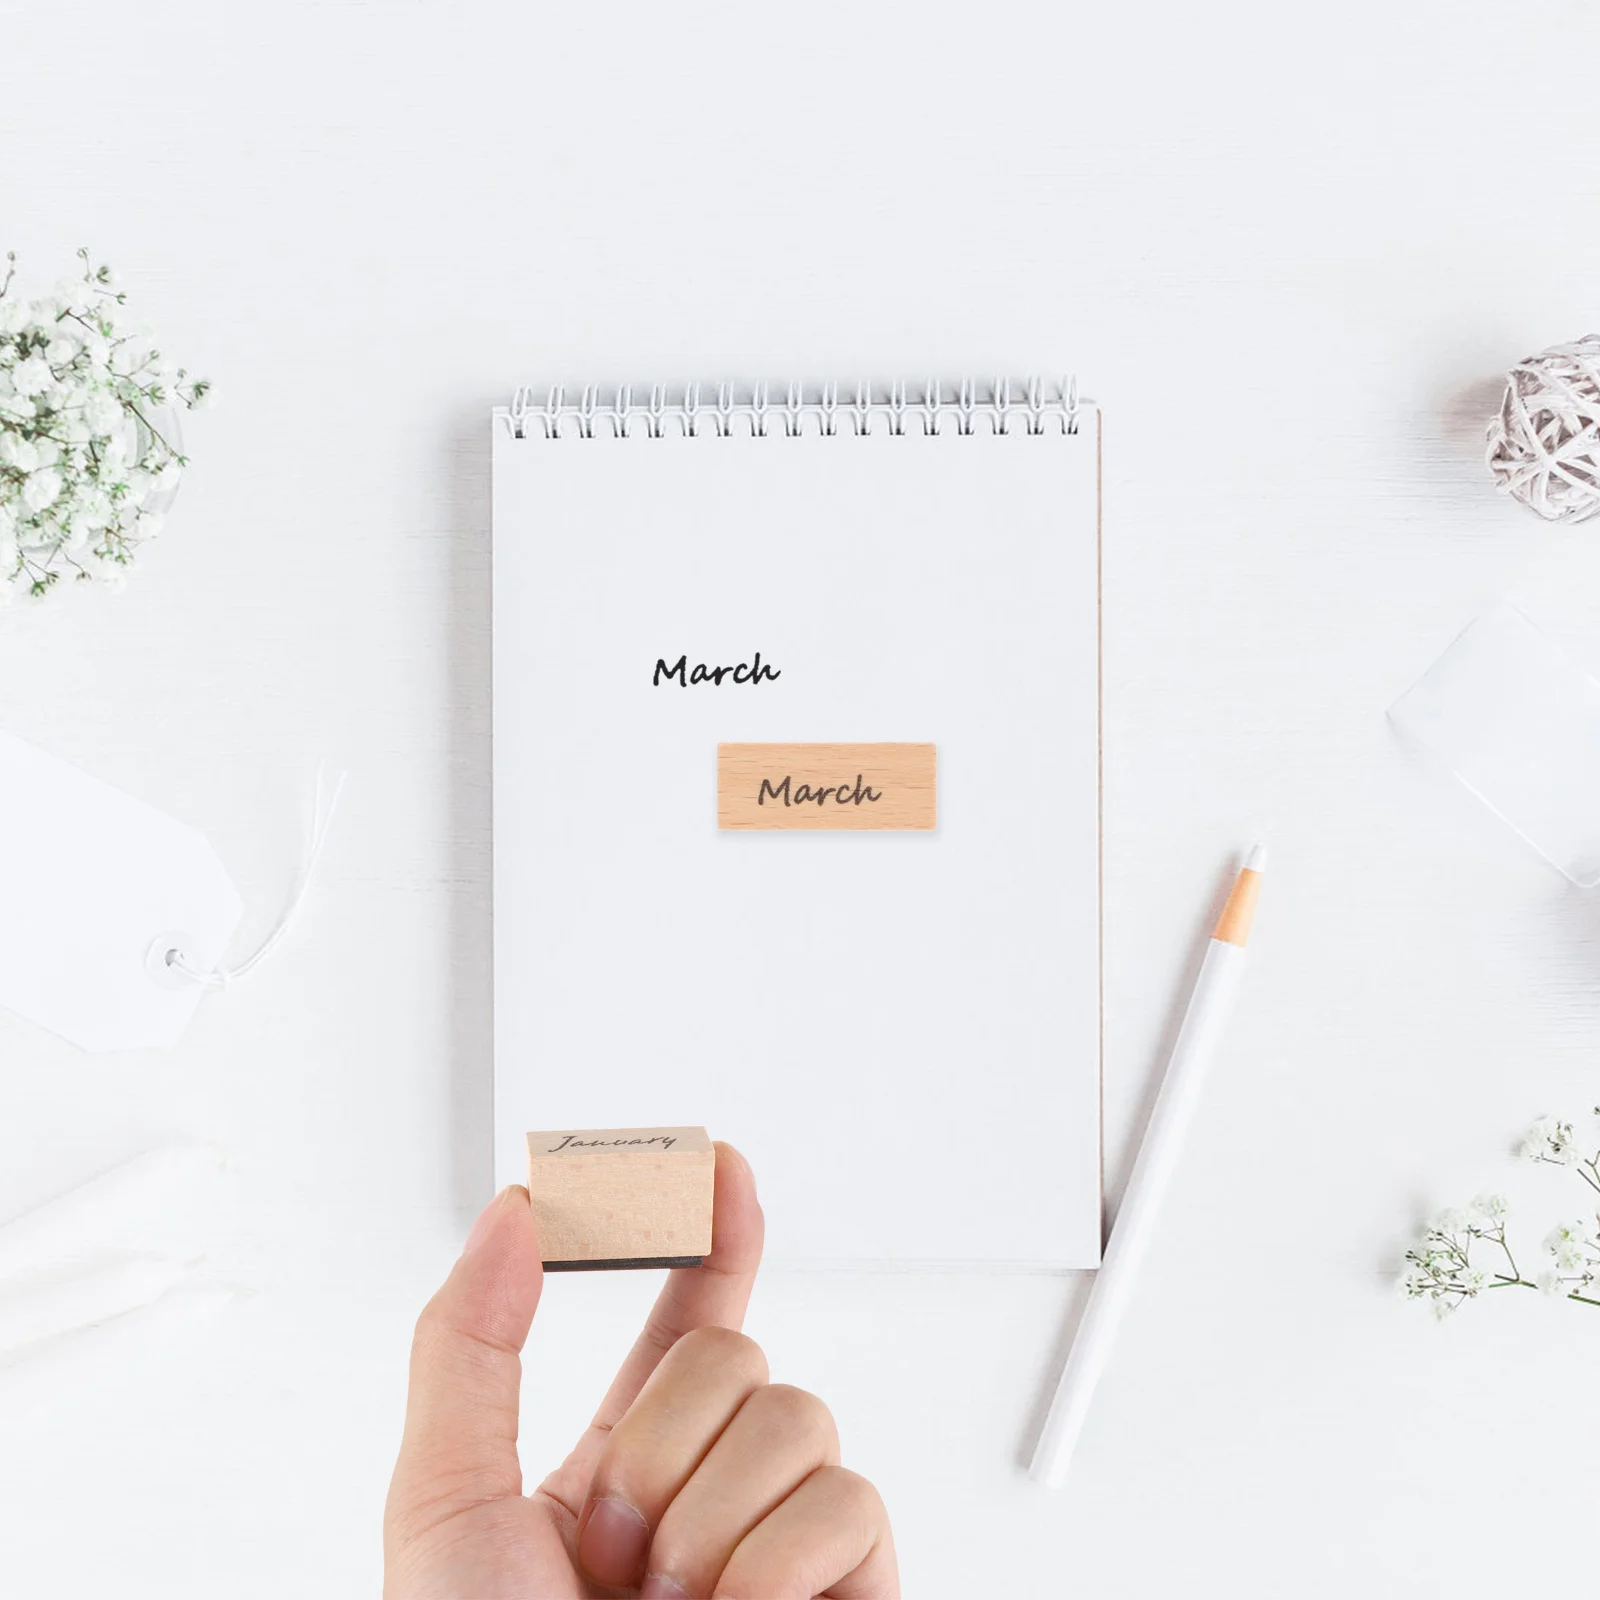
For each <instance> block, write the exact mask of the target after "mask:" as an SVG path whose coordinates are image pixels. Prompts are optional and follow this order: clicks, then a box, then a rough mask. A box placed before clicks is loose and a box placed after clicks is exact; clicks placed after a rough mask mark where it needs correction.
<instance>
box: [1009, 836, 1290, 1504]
mask: <svg viewBox="0 0 1600 1600" xmlns="http://www.w3.org/2000/svg"><path fill="white" fill-rule="evenodd" d="M1266 864H1267V851H1266V847H1265V846H1264V845H1259V844H1258V845H1257V846H1256V847H1255V849H1253V850H1252V851H1251V852H1250V855H1249V857H1248V859H1247V860H1246V861H1245V864H1244V868H1243V870H1242V871H1241V872H1240V873H1239V876H1238V877H1237V878H1236V879H1235V880H1234V885H1233V892H1232V893H1231V894H1230V895H1229V896H1228V903H1227V905H1225V906H1224V907H1223V908H1222V915H1221V916H1220V917H1219V918H1218V919H1217V926H1216V928H1215V930H1214V931H1213V932H1212V935H1211V943H1210V944H1209V945H1208V946H1207V947H1206V955H1205V960H1204V961H1203V962H1202V963H1201V966H1200V976H1199V978H1198V979H1197V980H1196V982H1195V986H1194V995H1193V997H1192V998H1191V999H1190V1001H1189V1009H1188V1011H1187V1012H1186V1013H1185V1015H1184V1019H1183V1027H1182V1028H1181V1029H1180V1030H1179V1032H1178V1042H1177V1043H1176V1044H1175V1045H1174V1046H1173V1047H1172V1058H1171V1060H1169V1061H1168V1063H1167V1074H1166V1077H1165V1078H1163V1079H1162V1082H1161V1092H1160V1094H1159V1095H1157V1097H1156V1104H1155V1110H1154V1111H1152V1112H1151V1113H1150V1126H1149V1127H1148V1128H1147V1129H1146V1130H1145V1136H1144V1143H1143V1144H1142V1145H1141V1146H1140V1147H1139V1154H1138V1156H1137V1157H1136V1158H1135V1160H1134V1163H1133V1175H1132V1176H1131V1177H1130V1178H1129V1179H1128V1188H1127V1192H1126V1193H1125V1194H1124V1195H1123V1197H1122V1207H1121V1209H1120V1210H1119V1211H1118V1213H1117V1220H1116V1223H1115V1225H1114V1226H1113V1227H1112V1229H1111V1238H1110V1240H1109V1241H1108V1242H1107V1244H1106V1251H1105V1257H1104V1259H1103V1260H1102V1262H1101V1264H1100V1270H1099V1272H1098V1273H1097V1274H1096V1275H1095V1281H1094V1287H1093V1289H1091V1290H1090V1293H1089V1304H1088V1306H1087V1308H1086V1309H1085V1310H1084V1313H1083V1321H1082V1322H1081V1323H1080V1324H1079V1326H1078V1335H1077V1338H1076V1339H1074V1340H1073V1343H1072V1353H1071V1354H1070V1355H1069V1356H1068V1357H1067V1364H1066V1366H1065V1367H1064V1368H1063V1369H1062V1373H1061V1382H1060V1383H1059V1384H1058V1385H1057V1387H1056V1394H1055V1399H1054V1400H1053V1401H1052V1402H1051V1404H1050V1414H1049V1416H1047V1417H1046V1418H1045V1423H1044V1429H1043V1431H1042V1432H1041V1433H1040V1435H1039V1443H1038V1445H1037V1447H1036V1448H1035V1450H1034V1452H1033V1464H1032V1465H1031V1466H1030V1467H1029V1469H1028V1476H1029V1477H1030V1478H1032V1479H1033V1480H1034V1482H1035V1483H1042V1484H1046V1485H1048V1487H1050V1488H1052V1489H1059V1488H1060V1487H1061V1485H1062V1484H1063V1483H1065V1482H1066V1478H1067V1468H1068V1467H1069V1466H1070V1465H1071V1464H1072V1452H1073V1450H1074V1449H1075V1448H1076V1446H1077V1443H1078V1435H1079V1434H1080V1433H1082V1432H1083V1423H1084V1419H1085V1418H1086V1417H1087V1416H1088V1414H1089V1406H1090V1403H1091V1402H1092V1401H1093V1399H1094V1392H1095V1389H1096V1388H1097V1387H1098V1386H1099V1383H1100V1375H1101V1374H1102V1373H1103V1372H1104V1371H1105V1368H1106V1362H1107V1361H1108V1360H1109V1358H1110V1355H1111V1347H1112V1344H1113V1343H1114V1342H1115V1340H1116V1335H1117V1327H1118V1324H1119V1323H1120V1322H1121V1321H1122V1314H1123V1312H1124V1311H1125V1310H1126V1309H1127V1305H1128V1300H1129V1298H1130V1296H1131V1295H1132V1293H1133V1285H1134V1280H1135V1279H1136V1278H1137V1277H1138V1274H1139V1269H1140V1267H1141V1265H1142V1264H1143V1261H1144V1257H1145V1253H1146V1250H1147V1249H1148V1247H1149V1243H1150V1236H1151V1234H1152V1233H1153V1231H1154V1228H1155V1221H1156V1214H1157V1213H1158V1212H1159V1211H1160V1209H1161V1202H1162V1200H1163V1198H1164V1197H1165V1195H1166V1192H1167V1186H1168V1184H1169V1183H1170V1182H1171V1179H1172V1174H1173V1171H1174V1169H1175V1168H1176V1166H1177V1164H1178V1154H1179V1152H1180V1151H1181V1150H1182V1148H1183V1141H1184V1138H1185V1136H1186V1135H1187V1134H1188V1131H1189V1124H1190V1123H1191V1122H1192V1121H1193V1120H1194V1109H1195V1105H1196V1103H1197V1101H1198V1100H1199V1097H1200V1087H1201V1084H1202V1083H1203V1081H1204V1079H1205V1073H1206V1068H1207V1067H1208V1066H1209V1065H1210V1063H1211V1057H1212V1056H1213V1055H1214V1054H1215V1053H1216V1048H1217V1041H1218V1039H1219V1038H1220V1037H1221V1034H1222V1029H1223V1027H1224V1025H1225V1024H1226V1022H1227V1020H1228V1013H1229V1012H1230V1011H1232V1010H1233V1001H1234V996H1235V995H1236V994H1237V993H1238V989H1239V980H1240V979H1241V978H1242V977H1243V976H1244V968H1245V963H1246V960H1247V957H1246V954H1245V946H1246V945H1247V944H1248V942H1249V939H1250V924H1251V921H1252V920H1253V918H1254V916H1255V909H1256V899H1257V897H1258V896H1259V895H1260V893H1261V874H1262V872H1263V871H1264V870H1265V868H1266Z"/></svg>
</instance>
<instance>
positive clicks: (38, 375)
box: [11, 356, 56, 399]
mask: <svg viewBox="0 0 1600 1600" xmlns="http://www.w3.org/2000/svg"><path fill="white" fill-rule="evenodd" d="M55 381H56V375H55V373H53V372H52V371H51V370H50V363H49V362H48V361H46V360H45V358H44V357H43V356H29V357H28V359H27V360H26V361H19V362H18V363H17V364H16V366H15V367H13V368H12V370H11V382H12V384H13V386H14V387H15V389H16V391H17V393H18V394H19V395H21V396H22V397H23V398H24V399H26V398H27V397H28V396H30V395H36V394H43V393H44V391H45V390H46V389H48V388H49V387H50V386H51V384H53V383H54V382H55Z"/></svg>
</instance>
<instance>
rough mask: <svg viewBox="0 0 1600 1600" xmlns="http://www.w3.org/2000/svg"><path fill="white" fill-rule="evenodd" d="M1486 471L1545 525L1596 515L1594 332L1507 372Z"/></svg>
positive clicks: (1598, 352)
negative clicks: (1503, 397)
mask: <svg viewBox="0 0 1600 1600" xmlns="http://www.w3.org/2000/svg"><path fill="white" fill-rule="evenodd" d="M1489 470H1490V472H1492V473H1493V474H1494V478H1495V482H1496V483H1497V484H1498V485H1499V486H1500V488H1502V489H1504V490H1505V491H1506V493H1507V494H1511V495H1515V496H1516V498H1517V499H1518V500H1520V501H1521V502H1522V503H1523V504H1524V505H1525V506H1527V507H1529V509H1530V510H1533V511H1536V512H1537V513H1538V514H1539V515H1540V516H1541V517H1543V518H1544V519H1545V520H1546V521H1547V522H1582V521H1583V519H1584V518H1585V517H1592V516H1594V515H1595V514H1596V513H1597V512H1600V334H1594V333H1591V334H1588V335H1586V336H1585V337H1584V338H1582V339H1578V340H1576V341H1575V342H1574V343H1572V344H1558V345H1552V346H1551V347H1550V349H1548V350H1546V351H1544V352H1542V353H1541V354H1539V355H1536V356H1529V357H1528V359H1527V360H1526V361H1519V362H1518V363H1517V365H1516V366H1514V367H1513V368H1512V369H1511V372H1510V374H1509V382H1508V383H1507V384H1506V394H1505V399H1504V400H1502V401H1501V402H1500V415H1499V416H1497V417H1496V418H1495V419H1494V421H1493V422H1491V423H1490V424H1489Z"/></svg>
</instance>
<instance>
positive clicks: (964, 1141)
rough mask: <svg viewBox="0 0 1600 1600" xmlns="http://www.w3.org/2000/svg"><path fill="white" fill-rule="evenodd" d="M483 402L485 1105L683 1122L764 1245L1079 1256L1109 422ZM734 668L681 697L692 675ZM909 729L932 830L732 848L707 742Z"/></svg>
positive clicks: (1095, 1207)
mask: <svg viewBox="0 0 1600 1600" xmlns="http://www.w3.org/2000/svg"><path fill="white" fill-rule="evenodd" d="M1079 426H1080V431H1079V432H1078V433H1076V434H1072V435H1069V434H1066V433H1063V432H1059V431H1058V432H1053V433H1045V434H1040V435H1033V434H1026V433H1020V434H1017V435H1002V436H997V435H992V434H990V435H985V434H974V435H936V436H932V437H917V436H910V435H906V436H896V435H893V434H890V433H887V432H885V433H874V434H868V435H866V436H863V437H854V436H844V437H821V436H802V437H797V438H784V437H778V438H751V437H729V438H720V437H716V438H705V437H697V438H685V437H670V436H669V437H663V438H620V439H614V438H554V439H547V438H516V437H513V436H512V431H511V428H510V426H509V424H508V422H507V419H506V416H505V414H504V413H499V414H497V416H496V419H495V443H494V524H495V525H494V568H495V573H494V622H495V646H494V648H495V686H494V689H495V716H494V750H495V755H494V759H495V803H494V814H495V1009H496V1041H495V1099H496V1108H495V1123H496V1150H497V1154H496V1165H497V1171H498V1181H499V1182H501V1183H506V1182H517V1181H523V1180H524V1178H525V1171H524V1163H525V1148H524V1142H523V1135H524V1133H525V1132H526V1131H527V1130H529V1129H535V1128H540V1129H543V1128H560V1127H612V1126H616V1127H626V1126H632V1127H643V1126H652V1125H658V1126H670V1125H679V1124H694V1123H703V1124H704V1125H705V1126H706V1127H707V1128H708V1129H709V1130H710V1132H711V1134H712V1135H713V1137H716V1138H723V1139H727V1140H729V1141H731V1142H733V1143H734V1144H736V1145H738V1146H739V1147H740V1148H741V1149H742V1150H743V1151H744V1152H745V1154H746V1155H748V1157H749V1158H750V1160H751V1162H752V1164H753V1166H754V1169H755V1173H756V1178H757V1183H758V1186H759V1189H760V1193H761V1197H762V1200H763V1203H764V1207H765V1211H766V1218H767V1249H768V1256H769V1258H771V1259H777V1260H785V1261H791V1262H799V1261H814V1262H827V1263H848V1262H871V1261H903V1262H910V1263H915V1262H927V1263H934V1262H940V1263H945V1262H981V1263H1017V1264H1027V1265H1049V1266H1061V1267H1083V1266H1090V1265H1093V1264H1094V1263H1096V1262H1097V1261H1098V1259H1099V1253H1100V1230H1101V1205H1100V983H1099V970H1100V948H1099V947H1100V916H1099V881H1098V865H1099V753H1098V752H1099V681H1098V680H1099V673H1098V656H1099V645H1098V612H1099V602H1098V554H1099V535H1098V504H1097V502H1098V485H1097V464H1096V455H1097V430H1096V419H1095V416H1094V415H1093V413H1092V412H1090V413H1085V414H1084V416H1083V417H1082V419H1081V420H1080V424H1079ZM758 652H759V656H760V662H761V664H762V665H763V666H764V667H767V668H769V669H772V670H773V671H775V672H776V673H777V676H776V677H773V676H771V675H770V673H764V674H762V675H761V678H760V681H759V682H751V681H748V680H749V678H750V674H749V673H747V674H745V677H746V681H744V682H735V681H733V676H732V674H724V675H723V677H722V681H721V683H720V684H718V683H716V682H714V681H703V682H700V683H690V684H688V685H687V686H685V685H684V684H683V683H682V682H680V680H679V677H678V676H676V675H671V676H666V677H663V675H662V674H661V672H660V671H659V670H658V664H661V663H664V664H665V665H666V666H667V667H668V668H669V669H670V668H672V667H673V666H675V665H676V663H677V662H678V660H679V658H680V657H686V658H687V664H688V665H687V670H686V671H685V673H684V674H682V676H683V677H685V678H688V677H692V676H693V671H692V669H693V667H694V666H695V665H697V664H700V663H704V664H706V665H707V666H708V667H712V668H714V667H716V666H737V665H741V664H743V665H747V666H748V665H750V664H752V663H753V662H754V659H755V657H756V655H757V653H758ZM724 741H726V742H735V741H761V742H767V741H818V742H822V741H827V742H845V741H848V742H872V741H927V742H931V743H933V744H935V745H936V746H937V763H938V826H937V828H936V829H934V830H932V831H926V832H903V833H895V832H833V831H815V832H761V831H758V832H719V830H718V828H717V816H716V783H717V746H718V744H719V743H720V742H724Z"/></svg>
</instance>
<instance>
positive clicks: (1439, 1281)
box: [1401, 1106, 1600, 1317]
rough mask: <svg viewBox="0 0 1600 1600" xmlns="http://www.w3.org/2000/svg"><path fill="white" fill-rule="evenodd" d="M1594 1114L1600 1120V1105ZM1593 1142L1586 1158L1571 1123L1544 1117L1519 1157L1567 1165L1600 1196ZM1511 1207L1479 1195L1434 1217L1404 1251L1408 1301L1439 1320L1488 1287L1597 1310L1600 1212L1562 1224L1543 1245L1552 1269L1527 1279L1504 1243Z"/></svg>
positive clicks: (1598, 1154)
mask: <svg viewBox="0 0 1600 1600" xmlns="http://www.w3.org/2000/svg"><path fill="white" fill-rule="evenodd" d="M1594 1114H1595V1116H1596V1117H1597V1118H1600V1106H1596V1107H1595V1113H1594ZM1591 1143H1593V1144H1594V1145H1595V1148H1594V1149H1593V1151H1592V1153H1590V1154H1587V1155H1586V1154H1585V1153H1584V1146H1583V1145H1582V1144H1581V1143H1580V1142H1579V1138H1578V1133H1577V1130H1576V1128H1575V1126H1574V1125H1573V1124H1572V1123H1570V1122H1566V1121H1563V1120H1562V1119H1561V1118H1559V1117H1541V1118H1540V1119H1539V1120H1538V1121H1537V1122H1536V1123H1534V1125H1533V1127H1532V1128H1530V1129H1529V1130H1528V1133H1527V1136H1526V1137H1525V1138H1524V1139H1523V1141H1522V1143H1521V1144H1520V1145H1519V1146H1518V1153H1519V1154H1520V1155H1521V1156H1522V1157H1523V1158H1524V1159H1525V1160H1527V1161H1532V1162H1535V1163H1538V1164H1539V1165H1542V1166H1552V1167H1565V1168H1568V1169H1569V1170H1571V1171H1572V1172H1574V1173H1575V1174H1576V1175H1577V1176H1578V1177H1579V1178H1581V1179H1582V1180H1583V1182H1584V1183H1585V1184H1587V1185H1588V1186H1589V1188H1591V1189H1593V1190H1595V1191H1596V1193H1600V1136H1597V1139H1596V1140H1595V1141H1591ZM1509 1210H1510V1207H1509V1206H1508V1204H1507V1202H1506V1199H1505V1197H1504V1196H1503V1195H1480V1196H1479V1197H1478V1198H1477V1199H1476V1200H1474V1201H1473V1202H1472V1204H1471V1205H1470V1206H1467V1207H1465V1208H1464V1209H1461V1210H1456V1211H1444V1212H1441V1213H1440V1214H1439V1215H1438V1216H1436V1217H1434V1218H1433V1219H1432V1220H1431V1221H1430V1222H1429V1223H1428V1224H1427V1226H1426V1227H1425V1228H1424V1229H1423V1233H1422V1238H1421V1240H1420V1242H1419V1243H1417V1244H1415V1245H1413V1246H1412V1248H1411V1249H1409V1250H1408V1251H1406V1254H1405V1267H1404V1270H1403V1272H1402V1275H1401V1287H1402V1288H1403V1289H1404V1290H1405V1293H1406V1296H1407V1298H1408V1299H1412V1300H1426V1301H1427V1302H1428V1303H1429V1305H1431V1306H1432V1308H1433V1310H1434V1311H1435V1313H1436V1314H1437V1315H1439V1316H1440V1317H1447V1316H1449V1315H1450V1314H1451V1313H1452V1312H1454V1311H1457V1310H1459V1309H1460V1308H1461V1307H1462V1306H1463V1305H1465V1304H1466V1302H1467V1301H1468V1300H1476V1299H1477V1298H1478V1296H1479V1295H1481V1294H1483V1293H1484V1292H1486V1291H1487V1290H1490V1289H1535V1290H1537V1291H1538V1292H1539V1293H1541V1294H1543V1295H1546V1296H1548V1297H1549V1298H1551V1299H1557V1300H1575V1301H1577V1302H1578V1303H1579V1304H1580V1305H1586V1306H1600V1212H1597V1213H1596V1214H1595V1215H1594V1216H1593V1217H1590V1218H1589V1219H1587V1220H1580V1221H1577V1222H1564V1223H1561V1224H1559V1225H1558V1226H1557V1227H1556V1228H1555V1229H1554V1230H1553V1231H1552V1232H1551V1233H1550V1234H1549V1235H1548V1236H1547V1237H1546V1239H1545V1241H1544V1246H1543V1249H1544V1253H1545V1255H1546V1256H1547V1257H1549V1259H1550V1261H1551V1265H1550V1266H1547V1267H1545V1268H1543V1269H1542V1270H1541V1271H1539V1272H1538V1273H1536V1274H1535V1275H1534V1276H1533V1277H1531V1278H1529V1277H1525V1276H1524V1275H1523V1273H1522V1270H1521V1269H1520V1268H1519V1267H1518V1266H1517V1261H1516V1258H1515V1256H1513V1254H1512V1253H1511V1245H1510V1242H1509V1241H1508V1239H1507V1238H1506V1217H1507V1215H1508V1214H1509ZM1485 1250H1487V1251H1489V1252H1491V1254H1490V1256H1489V1262H1490V1264H1489V1265H1488V1266H1484V1265H1483V1264H1482V1253H1483V1252H1484V1251H1485ZM1475 1251H1477V1252H1478V1259H1474V1252H1475Z"/></svg>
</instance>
